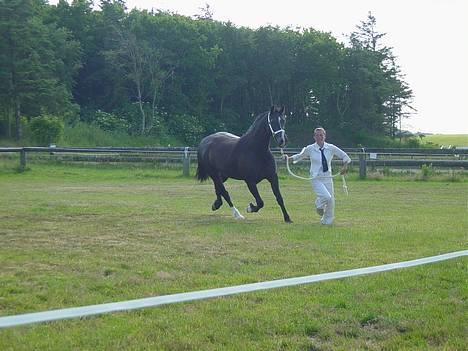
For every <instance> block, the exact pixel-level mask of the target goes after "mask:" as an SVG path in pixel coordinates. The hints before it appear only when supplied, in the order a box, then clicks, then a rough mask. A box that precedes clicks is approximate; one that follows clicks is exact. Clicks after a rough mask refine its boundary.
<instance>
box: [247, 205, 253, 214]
mask: <svg viewBox="0 0 468 351" xmlns="http://www.w3.org/2000/svg"><path fill="white" fill-rule="evenodd" d="M245 210H246V211H247V213H252V205H250V204H249V206H247V208H246V209H245Z"/></svg>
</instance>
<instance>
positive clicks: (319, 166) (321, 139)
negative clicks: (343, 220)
mask: <svg viewBox="0 0 468 351" xmlns="http://www.w3.org/2000/svg"><path fill="white" fill-rule="evenodd" d="M326 135H327V132H326V131H325V129H323V128H321V127H319V128H315V130H314V140H315V143H314V144H312V145H307V146H306V147H305V148H303V149H302V151H301V152H300V153H298V154H296V155H293V156H287V155H285V157H287V158H288V159H290V160H293V162H294V163H296V162H298V161H300V160H302V159H303V158H305V157H309V159H310V177H311V178H312V180H311V184H312V189H313V190H314V192H315V194H316V195H317V199H316V200H315V207H316V210H317V213H318V214H319V215H320V216H321V217H322V218H321V220H320V223H322V224H324V225H331V224H332V223H333V219H334V216H335V194H334V190H333V178H332V170H331V161H332V159H333V157H334V156H337V157H339V158H340V159H342V160H343V167H342V169H341V171H340V174H346V172H347V170H348V165H349V164H350V163H351V159H350V158H349V156H348V155H347V154H346V152H344V151H343V150H341V149H340V148H339V147H337V146H335V145H333V144H329V143H326V142H325V139H326Z"/></svg>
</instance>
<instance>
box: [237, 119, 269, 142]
mask: <svg viewBox="0 0 468 351" xmlns="http://www.w3.org/2000/svg"><path fill="white" fill-rule="evenodd" d="M241 139H243V141H244V142H245V143H248V144H249V145H255V146H257V147H258V148H259V149H265V150H268V149H270V139H271V134H270V131H269V130H268V128H267V125H266V121H265V118H260V119H259V120H257V121H256V123H255V125H254V126H252V128H250V129H249V130H248V131H247V133H245V134H244V135H243V136H242V137H241Z"/></svg>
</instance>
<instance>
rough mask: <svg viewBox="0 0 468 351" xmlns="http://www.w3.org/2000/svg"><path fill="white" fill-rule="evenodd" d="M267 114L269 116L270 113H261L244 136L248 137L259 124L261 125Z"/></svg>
mask: <svg viewBox="0 0 468 351" xmlns="http://www.w3.org/2000/svg"><path fill="white" fill-rule="evenodd" d="M267 114H268V112H263V113H260V114H259V115H258V116H257V117H255V120H254V122H253V123H252V125H251V126H250V127H249V129H247V131H246V132H245V133H244V134H243V135H247V134H249V133H250V132H252V131H253V130H254V129H255V128H257V126H258V124H259V123H260V120H261V119H262V118H264V117H265V116H266V115H267Z"/></svg>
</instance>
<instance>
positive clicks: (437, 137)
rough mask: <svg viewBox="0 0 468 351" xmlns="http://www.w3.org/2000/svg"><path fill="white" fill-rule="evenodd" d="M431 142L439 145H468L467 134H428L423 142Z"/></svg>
mask: <svg viewBox="0 0 468 351" xmlns="http://www.w3.org/2000/svg"><path fill="white" fill-rule="evenodd" d="M427 143H432V144H435V145H439V146H445V147H448V146H450V145H451V146H452V147H453V146H468V134H429V135H426V136H425V137H424V139H423V144H427Z"/></svg>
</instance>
